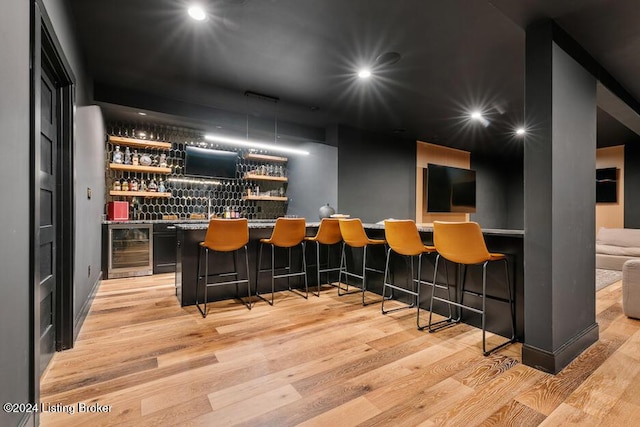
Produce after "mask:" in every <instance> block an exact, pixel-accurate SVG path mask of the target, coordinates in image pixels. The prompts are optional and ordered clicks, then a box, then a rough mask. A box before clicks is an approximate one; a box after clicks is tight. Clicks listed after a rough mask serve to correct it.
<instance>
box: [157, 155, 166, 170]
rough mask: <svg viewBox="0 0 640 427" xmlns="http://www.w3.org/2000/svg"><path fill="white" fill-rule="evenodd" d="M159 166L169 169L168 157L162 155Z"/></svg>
mask: <svg viewBox="0 0 640 427" xmlns="http://www.w3.org/2000/svg"><path fill="white" fill-rule="evenodd" d="M159 163H160V164H159V166H160V167H161V168H166V167H167V155H166V154H164V153H162V154H160V161H159Z"/></svg>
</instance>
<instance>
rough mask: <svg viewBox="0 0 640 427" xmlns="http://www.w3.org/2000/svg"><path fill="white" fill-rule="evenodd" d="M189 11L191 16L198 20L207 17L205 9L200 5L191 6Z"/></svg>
mask: <svg viewBox="0 0 640 427" xmlns="http://www.w3.org/2000/svg"><path fill="white" fill-rule="evenodd" d="M187 12H189V16H190V17H192V18H193V19H195V20H196V21H204V20H205V18H206V17H207V14H206V13H205V11H204V9H203V8H202V7H200V6H198V5H193V6H191V7H189V9H188V10H187Z"/></svg>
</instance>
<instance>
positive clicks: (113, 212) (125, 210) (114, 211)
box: [107, 202, 129, 221]
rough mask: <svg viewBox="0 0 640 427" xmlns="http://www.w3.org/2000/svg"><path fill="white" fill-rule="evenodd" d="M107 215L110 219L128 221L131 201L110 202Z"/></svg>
mask: <svg viewBox="0 0 640 427" xmlns="http://www.w3.org/2000/svg"><path fill="white" fill-rule="evenodd" d="M107 217H108V218H109V221H128V220H129V202H109V208H108V211H107Z"/></svg>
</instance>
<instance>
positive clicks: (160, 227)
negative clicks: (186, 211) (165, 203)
mask: <svg viewBox="0 0 640 427" xmlns="http://www.w3.org/2000/svg"><path fill="white" fill-rule="evenodd" d="M176 244H177V238H176V227H175V225H166V224H155V225H154V228H153V274H158V273H172V272H174V271H176Z"/></svg>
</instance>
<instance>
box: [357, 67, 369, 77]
mask: <svg viewBox="0 0 640 427" xmlns="http://www.w3.org/2000/svg"><path fill="white" fill-rule="evenodd" d="M358 77H360V78H361V79H366V78H369V77H371V71H370V70H368V69H367V68H363V69H362V70H360V71H358Z"/></svg>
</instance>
